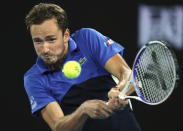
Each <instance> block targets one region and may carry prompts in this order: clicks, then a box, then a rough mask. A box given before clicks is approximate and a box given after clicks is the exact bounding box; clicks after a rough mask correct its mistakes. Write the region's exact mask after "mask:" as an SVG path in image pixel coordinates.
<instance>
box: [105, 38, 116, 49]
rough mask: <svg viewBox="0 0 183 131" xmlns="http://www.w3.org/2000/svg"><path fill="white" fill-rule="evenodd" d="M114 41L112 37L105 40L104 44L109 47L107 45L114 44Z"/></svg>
mask: <svg viewBox="0 0 183 131" xmlns="http://www.w3.org/2000/svg"><path fill="white" fill-rule="evenodd" d="M113 43H114V41H113V40H111V39H109V40H107V41H106V42H104V45H105V46H106V47H107V46H109V45H111V44H113Z"/></svg>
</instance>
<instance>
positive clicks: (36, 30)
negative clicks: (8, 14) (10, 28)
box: [30, 18, 61, 37]
mask: <svg viewBox="0 0 183 131" xmlns="http://www.w3.org/2000/svg"><path fill="white" fill-rule="evenodd" d="M59 31H60V32H61V30H60V28H59V26H58V24H57V21H56V19H54V18H53V19H48V20H45V21H44V22H43V23H41V24H35V25H32V26H31V27H30V32H31V35H32V36H33V37H44V36H47V35H56V34H57V33H58V32H59Z"/></svg>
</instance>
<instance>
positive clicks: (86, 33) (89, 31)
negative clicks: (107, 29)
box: [71, 28, 101, 38]
mask: <svg viewBox="0 0 183 131" xmlns="http://www.w3.org/2000/svg"><path fill="white" fill-rule="evenodd" d="M100 34H101V33H100V32H98V31H97V30H96V29H93V28H81V29H79V30H77V31H75V32H74V33H73V34H72V35H71V36H72V37H77V38H78V36H80V37H87V38H88V37H91V36H95V35H100Z"/></svg>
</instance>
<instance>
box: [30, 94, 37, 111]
mask: <svg viewBox="0 0 183 131" xmlns="http://www.w3.org/2000/svg"><path fill="white" fill-rule="evenodd" d="M30 103H31V108H32V110H33V109H34V108H36V106H37V102H36V101H35V100H34V97H33V96H31V97H30Z"/></svg>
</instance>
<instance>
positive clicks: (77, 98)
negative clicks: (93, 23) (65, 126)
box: [24, 28, 134, 130]
mask: <svg viewBox="0 0 183 131" xmlns="http://www.w3.org/2000/svg"><path fill="white" fill-rule="evenodd" d="M68 44H69V53H68V55H67V57H66V59H65V61H64V63H65V62H67V61H69V60H76V61H78V62H80V63H81V68H82V70H81V74H80V76H79V77H77V78H76V79H68V78H66V77H65V76H64V75H63V73H62V71H61V70H51V69H50V68H48V66H47V65H46V64H45V63H44V62H43V60H42V59H41V58H40V57H38V58H37V61H36V63H35V64H34V65H33V66H32V67H31V68H30V69H29V70H28V71H27V72H26V73H25V75H24V87H25V90H26V92H27V95H28V98H29V101H30V105H31V109H32V114H33V115H34V116H37V115H38V114H39V113H40V110H41V109H42V108H43V107H45V106H46V105H47V104H49V103H50V102H53V101H57V102H58V103H59V104H60V106H61V108H62V110H63V112H64V114H65V115H67V114H70V113H72V112H73V111H74V110H76V109H77V108H78V107H79V106H80V104H82V103H83V102H84V101H86V100H90V99H100V100H106V101H107V100H108V98H107V93H108V91H109V90H110V89H111V88H112V87H113V86H115V85H116V83H115V82H114V81H113V79H112V77H111V75H110V74H109V73H108V72H107V71H106V70H105V69H104V66H105V63H106V62H107V61H108V60H109V59H110V58H111V57H112V56H114V55H115V54H116V53H120V54H121V55H122V54H123V50H124V48H123V47H122V46H121V45H120V44H118V43H116V42H115V41H113V40H111V39H110V38H108V37H106V36H104V35H102V34H101V33H99V32H97V31H96V30H94V29H91V28H82V29H80V30H78V31H76V32H75V33H73V34H72V35H71V37H70V39H69V42H68ZM124 114H127V113H124ZM124 114H123V115H124ZM127 117H129V116H127ZM109 119H110V120H108V119H106V120H102V121H101V120H95V122H94V123H96V122H97V123H98V124H99V123H100V122H102V123H105V124H109V125H111V121H112V118H109ZM127 119H129V118H127ZM130 119H131V118H130ZM132 119H134V118H132ZM92 121H93V120H92V119H90V120H88V121H87V122H86V124H85V125H86V127H84V129H85V130H87V129H88V126H93V124H92V123H93V122H92ZM104 121H106V122H104ZM87 123H88V124H87ZM124 123H127V122H125V121H124ZM95 125H96V124H95ZM129 126H132V124H130V125H129ZM132 127H133V126H132ZM98 128H99V127H98ZM90 129H93V128H91V127H90ZM94 130H95V129H94Z"/></svg>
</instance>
